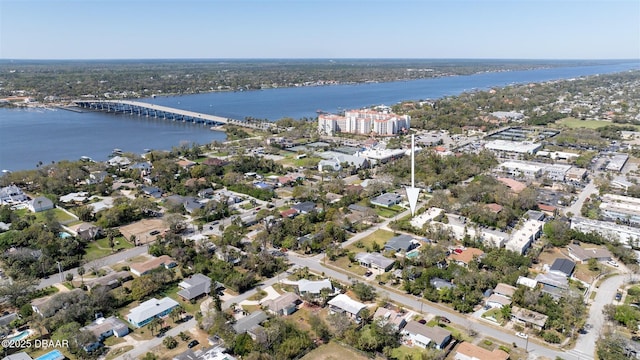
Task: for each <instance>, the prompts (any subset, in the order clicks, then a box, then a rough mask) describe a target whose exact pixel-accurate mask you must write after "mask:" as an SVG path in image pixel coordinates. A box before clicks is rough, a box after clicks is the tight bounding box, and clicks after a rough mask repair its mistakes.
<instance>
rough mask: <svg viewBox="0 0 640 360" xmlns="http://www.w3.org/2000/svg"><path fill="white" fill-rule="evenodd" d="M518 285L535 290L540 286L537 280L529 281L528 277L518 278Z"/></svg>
mask: <svg viewBox="0 0 640 360" xmlns="http://www.w3.org/2000/svg"><path fill="white" fill-rule="evenodd" d="M516 284H518V285H523V286H526V287H528V288H529V289H535V288H536V286H538V281H536V280H535V279H529V278H528V277H524V276H518V280H517V281H516Z"/></svg>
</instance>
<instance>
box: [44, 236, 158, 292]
mask: <svg viewBox="0 0 640 360" xmlns="http://www.w3.org/2000/svg"><path fill="white" fill-rule="evenodd" d="M148 249H149V247H148V245H142V246H137V247H134V248H132V249H128V250H123V251H120V252H117V253H115V254H113V255H109V256H106V257H103V258H101V259H97V260H94V261H90V262H88V263H86V264H85V265H84V268H85V270H86V271H87V272H89V271H90V269H92V268H94V267H95V268H101V267H104V266H111V265H113V264H116V263H119V262H121V261H125V260H127V259H130V258H133V257H136V256H139V255H142V254H146V253H147V252H148ZM69 273H71V274H73V276H74V277H77V276H79V275H78V268H73V269H67V270H65V271H63V272H62V274H59V273H58V274H54V275H51V276H49V277H48V278H46V279H40V283H39V284H38V286H37V288H38V289H42V288H45V287H47V286H51V285H54V284H58V283H61V282H63V281H64V280H63V279H64V277H65V276H66V275H67V274H69ZM61 277H62V279H61Z"/></svg>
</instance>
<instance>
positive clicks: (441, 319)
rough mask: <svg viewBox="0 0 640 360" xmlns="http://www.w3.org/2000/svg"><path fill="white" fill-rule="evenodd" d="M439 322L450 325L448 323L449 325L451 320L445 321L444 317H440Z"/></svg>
mask: <svg viewBox="0 0 640 360" xmlns="http://www.w3.org/2000/svg"><path fill="white" fill-rule="evenodd" d="M440 322H443V323H445V324H450V323H451V320H449V319H447V318H446V317H444V316H441V317H440Z"/></svg>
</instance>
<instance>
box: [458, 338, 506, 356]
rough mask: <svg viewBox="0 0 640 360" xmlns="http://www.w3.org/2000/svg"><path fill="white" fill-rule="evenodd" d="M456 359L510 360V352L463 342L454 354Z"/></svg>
mask: <svg viewBox="0 0 640 360" xmlns="http://www.w3.org/2000/svg"><path fill="white" fill-rule="evenodd" d="M454 359H455V360H508V359H509V353H507V352H505V351H503V350H500V349H493V351H489V350H487V349H484V348H481V347H480V346H478V345H474V344H472V343H470V342H466V341H464V342H462V343H461V344H460V345H458V348H457V349H456V350H455V355H454Z"/></svg>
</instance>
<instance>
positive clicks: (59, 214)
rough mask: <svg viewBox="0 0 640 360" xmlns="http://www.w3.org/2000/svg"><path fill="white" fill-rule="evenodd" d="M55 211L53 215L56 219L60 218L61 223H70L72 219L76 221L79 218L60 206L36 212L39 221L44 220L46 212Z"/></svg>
mask: <svg viewBox="0 0 640 360" xmlns="http://www.w3.org/2000/svg"><path fill="white" fill-rule="evenodd" d="M50 212H51V213H53V217H55V219H56V220H58V222H59V223H61V224H66V223H69V222H71V221H76V220H78V219H77V218H76V217H74V216H71V215H69V214H68V213H66V212H64V211H63V210H61V209H58V208H54V209H51V210H47V211H42V212H39V213H36V219H37V220H38V221H44V219H45V214H47V213H50Z"/></svg>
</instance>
